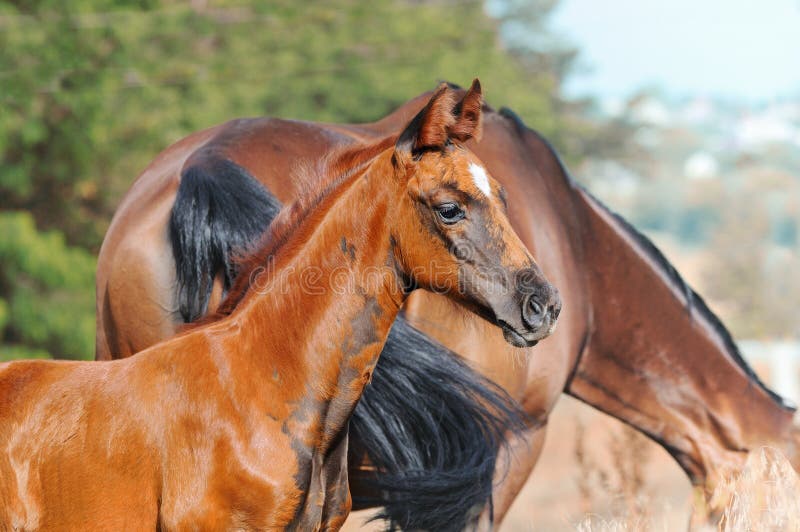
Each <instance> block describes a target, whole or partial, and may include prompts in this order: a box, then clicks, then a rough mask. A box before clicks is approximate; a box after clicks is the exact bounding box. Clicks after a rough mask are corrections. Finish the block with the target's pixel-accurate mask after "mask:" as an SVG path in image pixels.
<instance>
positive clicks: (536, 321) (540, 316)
mask: <svg viewBox="0 0 800 532" xmlns="http://www.w3.org/2000/svg"><path fill="white" fill-rule="evenodd" d="M544 316H545V307H544V305H542V304H541V303H540V302H539V301H538V300H537V299H536V297H534V296H533V295H529V296H528V297H527V298H526V299H525V302H524V303H523V305H522V319H523V321H524V322H525V325H527V326H528V328H530V329H536V328H538V327H540V326H541V325H542V322H543V321H544Z"/></svg>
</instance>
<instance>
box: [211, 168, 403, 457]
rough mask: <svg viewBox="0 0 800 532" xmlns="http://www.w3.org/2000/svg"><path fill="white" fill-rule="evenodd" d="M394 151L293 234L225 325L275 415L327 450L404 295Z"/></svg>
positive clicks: (333, 196) (348, 182) (337, 192)
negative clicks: (395, 228) (396, 248)
mask: <svg viewBox="0 0 800 532" xmlns="http://www.w3.org/2000/svg"><path fill="white" fill-rule="evenodd" d="M391 170H392V169H391V163H390V161H389V158H388V156H387V155H386V154H383V155H381V156H379V157H378V158H377V159H376V160H375V162H374V164H373V165H372V166H371V167H370V170H368V171H366V172H364V173H359V174H356V175H353V176H351V177H348V178H347V179H346V181H344V182H343V183H342V184H340V185H338V186H337V187H336V189H334V190H333V191H331V192H330V193H329V194H328V195H327V196H325V197H324V198H323V199H322V200H321V202H320V203H319V205H318V206H317V207H315V208H313V209H312V210H311V211H310V212H309V214H308V217H307V219H305V220H303V221H302V222H301V223H300V224H299V225H298V226H297V227H296V228H295V229H294V230H293V231H292V233H291V234H290V235H289V236H288V239H287V240H286V241H285V243H284V244H283V245H281V247H280V249H279V250H278V251H277V252H276V253H275V255H274V256H273V259H272V260H270V261H269V262H268V263H267V264H266V265H265V266H264V270H263V271H262V272H261V273H258V274H257V275H255V276H253V277H252V279H253V283H252V286H251V288H250V289H249V293H248V294H247V295H246V296H245V298H244V299H243V300H242V301H241V302H240V303H239V305H238V308H237V309H236V311H235V312H234V313H233V314H232V315H231V316H230V317H229V318H228V320H226V321H227V322H228V325H227V326H226V328H227V327H229V326H230V324H235V326H236V327H235V330H236V331H237V332H236V341H237V342H238V343H237V347H236V358H237V361H236V362H237V363H238V364H241V365H243V366H244V367H246V368H247V371H248V373H249V374H250V377H251V378H252V379H255V380H257V381H259V382H260V383H263V386H264V393H265V396H266V397H267V398H269V397H270V396H272V397H280V398H281V399H282V400H283V403H282V404H285V405H286V408H287V409H288V410H285V411H284V410H283V409H282V408H281V406H280V405H276V406H275V410H274V411H273V412H268V414H269V415H271V416H273V417H275V418H277V419H280V420H283V421H284V423H287V425H286V426H287V428H288V430H289V431H290V432H291V433H292V434H293V435H294V436H295V437H297V438H298V439H299V440H301V441H302V442H303V445H304V446H307V447H311V448H317V449H322V450H323V451H324V450H325V449H327V448H328V446H329V445H330V444H331V441H332V439H334V438H335V437H336V436H337V434H339V433H340V432H341V431H342V430H344V428H345V427H346V423H347V420H348V418H349V416H350V414H351V412H352V410H353V408H354V407H355V404H356V402H357V401H358V399H359V397H360V396H361V393H362V391H363V388H364V385H365V384H366V383H368V382H369V380H370V378H371V374H372V369H373V367H374V366H375V364H376V363H377V359H378V355H379V354H380V351H381V349H382V348H383V344H384V343H385V341H386V337H387V336H388V334H389V329H390V327H391V325H392V322H393V321H394V319H395V316H396V315H397V312H398V311H399V308H400V305H401V304H402V302H403V300H404V298H405V294H404V293H403V291H402V290H401V289H400V286H399V283H398V277H399V276H398V273H397V269H396V268H395V266H394V261H393V259H394V255H393V249H392V244H391V242H392V238H391V228H390V226H389V223H390V222H391V221H393V220H395V210H396V208H397V205H398V203H399V201H400V199H399V195H398V191H397V187H396V186H394V180H393V179H391V178H387V177H386V176H385V175H382V174H386V173H388V172H391Z"/></svg>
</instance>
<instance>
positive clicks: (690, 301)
mask: <svg viewBox="0 0 800 532" xmlns="http://www.w3.org/2000/svg"><path fill="white" fill-rule="evenodd" d="M500 115H502V116H504V117H506V118H508V119H509V120H511V122H512V124H513V125H514V126H515V128H516V130H517V133H518V134H520V136H521V134H522V133H525V132H529V133H531V134H533V135H535V136H536V138H537V139H538V140H539V141H540V142H542V143H543V144H544V145H545V146H546V147H547V149H548V150H549V151H550V153H551V154H552V155H553V157H555V159H556V161H557V163H558V166H559V168H560V169H561V174H562V178H563V179H564V180H565V182H566V184H567V186H569V187H571V188H573V189H575V188H580V189H581V190H582V191H583V193H584V194H586V196H587V197H589V198H591V199H592V201H594V202H595V203H596V204H597V205H598V206H599V207H600V208H601V209H602V210H603V211H605V212H606V213H607V214H609V215H610V216H611V217H612V218H613V219H614V221H615V222H616V223H617V224H618V227H619V229H620V230H621V231H622V232H623V233H625V234H626V235H627V236H629V237H630V238H631V239H632V240H633V241H634V242H635V243H636V244H638V249H639V250H640V251H641V252H642V253H644V255H645V256H647V257H648V258H649V259H651V260H652V261H653V263H654V264H655V265H656V267H657V268H658V269H659V270H660V271H661V272H662V273H663V274H664V275H666V277H667V279H669V281H670V283H671V284H672V286H673V287H675V288H676V289H677V290H678V291H680V292H681V293H682V294H683V295H684V297H685V298H686V312H687V313H688V314H689V319H694V314H695V313H697V314H699V315H700V316H702V317H703V318H705V319H706V320H707V321H708V323H709V325H710V326H711V328H712V329H713V330H714V331H715V332H716V333H717V334H718V335H719V337H720V339H721V340H722V343H723V344H724V346H725V350H726V351H727V353H728V354H729V355H730V357H731V358H732V359H733V361H734V362H735V363H736V365H738V366H739V368H741V370H742V371H744V372H745V374H746V375H747V376H748V377H749V378H750V380H751V381H752V382H754V383H755V384H756V385H757V386H758V387H759V388H761V390H762V391H764V392H765V393H766V394H767V395H768V396H769V397H771V398H772V399H773V400H774V401H775V402H777V403H778V404H780V405H781V406H782V407H783V408H786V409H787V410H795V407H794V406H792V405H791V404H789V403H787V401H786V400H785V399H784V398H783V397H781V396H780V395H778V394H776V393H775V392H773V391H772V390H770V389H769V388H768V387H767V386H766V385H765V384H764V383H763V382H762V381H761V379H760V378H759V377H758V375H756V372H755V371H754V370H753V368H751V367H750V365H749V364H748V363H747V361H746V360H745V359H744V357H743V356H742V353H741V351H739V347H738V346H737V345H736V341H735V340H734V339H733V336H732V335H731V333H730V331H729V330H728V328H727V327H725V325H724V324H723V323H722V320H720V319H719V317H718V316H717V315H716V314H715V313H714V312H713V311H712V310H711V309H710V308H709V307H708V305H707V304H706V302H705V300H703V298H702V297H701V296H700V294H698V293H697V292H695V291H694V289H692V287H691V286H690V285H689V283H688V282H686V280H685V279H684V278H683V276H682V275H681V274H680V272H679V271H678V270H677V269H676V268H675V266H674V265H673V264H672V263H671V262H670V261H669V259H667V257H665V256H664V253H662V251H661V250H660V249H659V248H658V247H657V246H656V245H655V244H653V242H652V241H651V240H650V239H649V238H647V236H645V235H644V234H643V233H641V232H640V231H639V230H638V229H636V228H635V227H634V226H633V225H631V223H630V222H628V220H626V219H625V218H623V217H622V216H621V215H620V214H618V213H616V212H614V210H613V209H611V208H610V207H608V206H607V205H605V204H604V203H603V202H602V201H600V200H599V199H598V198H597V197H595V196H594V195H593V194H592V193H591V192H589V191H588V190H586V188H585V187H583V186H581V185H580V184H578V183H577V182H576V181H575V180H574V179H573V178H572V176H571V175H570V174H569V171H568V170H567V169H566V167H565V166H564V164H563V163H562V162H561V158H560V157H559V156H558V154H557V152H556V150H555V149H554V148H553V146H552V145H551V144H550V142H549V141H548V140H547V139H545V138H544V137H543V136H541V135H540V134H539V133H538V132H536V131H534V130H532V129H530V128H529V127H528V126H526V125H525V123H524V122H523V121H522V119H521V118H520V117H519V116H518V115H517V114H516V113H514V111H512V110H511V109H508V108H507V107H503V108H501V109H500ZM523 140H524V139H523Z"/></svg>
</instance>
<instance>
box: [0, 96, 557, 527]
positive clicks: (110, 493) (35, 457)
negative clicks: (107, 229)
mask: <svg viewBox="0 0 800 532" xmlns="http://www.w3.org/2000/svg"><path fill="white" fill-rule="evenodd" d="M480 113H481V94H480V86H479V84H478V83H477V80H476V82H475V83H473V87H472V89H471V90H470V91H468V93H467V94H466V95H465V96H464V99H463V101H461V102H459V103H458V104H457V105H456V102H455V101H454V97H453V94H452V92H451V91H450V90H449V89H447V88H446V87H445V86H442V87H440V88H439V90H437V91H436V92H435V93H434V95H433V96H432V98H431V100H430V101H429V103H428V104H427V106H426V107H425V108H424V109H423V110H422V111H420V113H419V114H418V115H417V116H416V117H415V118H414V119H413V120H412V121H411V122H410V124H409V125H408V126H407V128H406V129H405V130H404V131H403V133H402V134H401V135H400V136H399V138H396V139H395V138H388V139H384V140H383V141H380V142H377V143H375V144H372V145H368V146H362V147H360V148H358V149H351V150H348V151H345V152H342V153H340V154H338V155H337V156H335V157H332V158H331V160H330V161H328V162H327V163H326V164H325V165H324V166H323V170H324V172H325V174H324V175H325V176H328V177H326V178H325V179H323V182H322V186H321V187H322V188H321V192H319V193H318V194H316V195H314V196H313V198H312V199H309V198H308V197H306V198H305V200H304V203H302V204H295V205H293V206H292V208H291V209H290V210H288V211H284V212H283V213H282V214H281V215H280V216H279V220H278V221H277V222H276V223H275V224H274V227H276V230H275V232H273V233H272V234H271V236H270V238H268V239H267V241H266V242H267V243H266V244H265V245H264V247H263V249H261V251H259V252H258V253H256V254H255V255H254V257H253V258H251V259H250V260H249V262H248V264H246V265H245V268H247V267H249V269H250V273H249V275H248V274H243V275H241V276H240V277H239V279H240V280H241V281H240V282H239V283H238V284H237V285H236V286H235V287H234V288H233V290H232V291H231V294H230V296H229V298H228V299H227V300H226V301H225V302H224V303H223V305H222V306H221V313H222V314H227V316H223V317H221V319H219V320H218V321H215V322H213V323H209V324H206V325H204V326H201V327H198V328H196V329H194V330H191V331H189V332H187V333H185V334H183V335H180V336H178V337H176V338H174V339H172V340H169V341H167V342H164V343H161V344H158V345H156V346H154V347H152V348H150V349H148V350H146V351H144V352H142V353H141V354H139V355H138V356H135V357H131V358H127V359H123V360H119V361H114V362H106V363H89V362H55V361H24V362H12V363H8V364H4V365H2V366H0V504H1V506H0V528H3V527H7V528H11V529H20V528H22V529H32V528H41V529H52V528H54V527H58V528H69V529H78V528H82V529H85V528H86V527H87V526H88V527H90V528H92V529H108V530H130V529H142V528H151V529H152V528H159V529H187V528H191V529H204V530H212V529H213V530H219V529H265V528H296V529H302V530H311V529H336V528H338V527H339V526H340V525H341V524H342V522H343V521H344V519H345V518H346V516H347V514H348V512H349V509H350V495H349V490H348V482H347V463H346V457H347V441H348V438H347V426H348V419H349V417H350V415H351V413H352V411H353V409H354V407H355V404H356V402H357V401H358V399H359V397H360V395H361V393H362V391H363V389H364V386H365V385H366V384H367V383H368V382H369V380H370V377H371V372H372V369H373V368H374V366H375V364H376V362H377V358H378V354H379V353H380V351H381V348H382V346H383V343H384V342H385V340H386V337H387V335H388V332H389V328H390V326H391V324H392V322H393V321H394V318H395V316H396V315H397V312H398V310H399V308H400V306H401V304H402V303H403V301H404V299H405V297H406V296H407V294H408V292H409V291H410V290H411V289H412V288H415V287H423V288H429V289H436V290H440V291H445V292H446V293H447V295H448V296H449V297H451V298H453V299H455V300H457V301H459V302H460V303H462V304H464V305H467V306H469V307H470V308H472V309H473V310H475V311H477V312H479V313H480V314H481V315H483V316H485V317H487V318H488V319H490V320H491V321H493V322H494V323H496V324H498V325H500V326H502V327H503V330H504V332H505V335H506V338H507V339H508V341H509V342H512V343H514V344H515V345H530V344H533V343H534V342H536V341H537V340H538V339H540V338H542V337H543V336H546V335H547V334H548V332H549V331H550V329H551V328H552V325H553V323H554V320H555V318H556V317H557V314H558V307H559V305H560V303H559V302H558V296H557V293H556V291H555V289H554V288H553V287H552V286H550V284H549V283H548V282H547V281H546V280H545V279H544V277H543V275H542V274H541V271H540V270H539V268H538V267H537V266H536V265H535V263H534V262H533V260H532V258H531V257H530V255H529V253H528V252H527V250H526V249H525V247H524V246H523V245H522V243H521V242H520V240H519V238H518V237H517V235H516V234H515V233H514V232H513V230H512V229H511V227H510V225H509V222H508V220H507V218H506V215H505V211H504V206H503V202H502V201H501V200H500V199H499V198H500V197H501V191H500V190H499V185H498V184H497V183H496V182H495V181H494V180H493V179H492V178H491V177H489V176H488V175H487V174H486V171H485V170H484V169H483V166H482V165H481V163H480V161H478V160H477V158H476V157H475V156H474V155H473V154H472V153H471V152H469V151H468V150H467V149H465V148H464V147H463V146H462V144H461V143H462V142H464V141H466V140H467V139H469V138H471V137H473V136H476V135H478V134H479V128H480V117H481V115H480Z"/></svg>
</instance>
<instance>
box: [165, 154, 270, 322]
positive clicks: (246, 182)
mask: <svg viewBox="0 0 800 532" xmlns="http://www.w3.org/2000/svg"><path fill="white" fill-rule="evenodd" d="M280 208H281V204H280V202H279V201H278V200H277V199H276V198H275V197H274V196H272V195H271V194H270V193H269V192H268V191H267V189H265V188H264V187H263V186H262V185H261V183H259V182H258V181H256V180H255V179H254V178H253V177H252V176H251V175H250V174H249V173H248V172H247V170H245V169H244V168H242V167H241V166H239V165H237V164H236V163H234V162H232V161H229V160H227V159H221V158H206V159H204V160H202V162H200V163H198V164H194V165H191V166H189V167H188V168H185V169H184V170H183V172H182V173H181V183H180V186H179V187H178V196H177V197H176V198H175V205H174V206H173V207H172V215H171V216H170V220H169V236H170V239H171V241H172V254H173V256H174V257H175V267H176V273H177V281H178V294H177V295H178V305H179V309H180V314H181V318H182V319H183V321H185V322H187V323H188V322H191V321H194V320H196V319H197V318H199V317H201V316H203V315H204V314H205V313H206V310H207V307H208V299H209V297H210V295H211V288H212V285H213V282H214V276H215V275H217V274H219V273H222V275H223V282H224V288H225V290H227V289H228V288H230V286H231V283H232V281H233V279H234V278H235V276H236V271H235V265H234V261H233V260H232V259H233V257H232V254H233V253H237V252H244V251H245V250H246V249H247V248H248V247H249V246H251V245H253V244H255V243H257V242H258V240H259V237H260V236H261V235H262V234H263V233H264V231H266V229H267V227H269V224H270V223H272V220H273V218H275V216H276V215H277V214H278V211H279V210H280Z"/></svg>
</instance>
